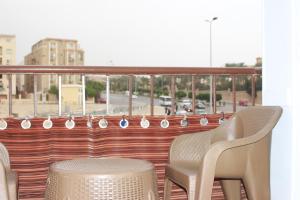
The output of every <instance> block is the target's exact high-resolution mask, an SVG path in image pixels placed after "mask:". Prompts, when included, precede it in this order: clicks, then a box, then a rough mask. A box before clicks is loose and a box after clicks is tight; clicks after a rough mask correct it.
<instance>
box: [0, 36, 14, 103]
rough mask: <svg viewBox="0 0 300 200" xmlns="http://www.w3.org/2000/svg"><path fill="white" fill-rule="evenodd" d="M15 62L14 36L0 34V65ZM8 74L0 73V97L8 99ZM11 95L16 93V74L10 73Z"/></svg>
mask: <svg viewBox="0 0 300 200" xmlns="http://www.w3.org/2000/svg"><path fill="white" fill-rule="evenodd" d="M15 64H16V37H15V36H14V35H5V34H0V67H1V65H15ZM8 95H9V76H8V75H5V74H0V99H8ZM12 95H13V96H15V95H16V75H12Z"/></svg>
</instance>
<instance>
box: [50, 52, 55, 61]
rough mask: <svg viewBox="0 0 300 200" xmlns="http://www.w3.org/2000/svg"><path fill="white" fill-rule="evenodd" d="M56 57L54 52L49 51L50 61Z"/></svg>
mask: <svg viewBox="0 0 300 200" xmlns="http://www.w3.org/2000/svg"><path fill="white" fill-rule="evenodd" d="M55 59H56V54H55V53H51V54H50V61H51V62H53V61H55Z"/></svg>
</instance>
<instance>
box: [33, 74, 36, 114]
mask: <svg viewBox="0 0 300 200" xmlns="http://www.w3.org/2000/svg"><path fill="white" fill-rule="evenodd" d="M33 116H34V117H36V116H37V75H36V74H34V75H33Z"/></svg>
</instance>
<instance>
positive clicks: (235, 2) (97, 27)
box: [0, 0, 262, 66]
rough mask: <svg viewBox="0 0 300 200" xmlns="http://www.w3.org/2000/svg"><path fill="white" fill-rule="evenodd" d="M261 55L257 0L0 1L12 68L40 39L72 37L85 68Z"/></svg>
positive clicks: (219, 61) (0, 27)
mask: <svg viewBox="0 0 300 200" xmlns="http://www.w3.org/2000/svg"><path fill="white" fill-rule="evenodd" d="M212 17H218V20H216V21H214V22H213V29H212V30H213V31H212V32H213V65H214V66H224V64H225V63H228V62H230V63H231V62H244V63H246V64H249V65H253V64H254V63H255V58H256V57H258V56H262V55H261V54H262V2H261V0H226V1H224V0H82V1H80V0H0V34H14V35H16V38H17V63H20V62H22V60H23V58H24V56H25V55H26V54H28V53H30V49H31V46H32V45H33V44H34V43H36V42H37V41H39V40H41V39H44V38H46V37H55V38H68V39H77V40H78V41H79V43H80V46H81V48H82V49H84V51H85V59H86V61H85V64H86V65H111V62H110V61H111V60H112V63H113V64H114V65H127V66H130V65H131V66H140V65H142V66H209V24H208V23H207V22H205V19H210V18H212Z"/></svg>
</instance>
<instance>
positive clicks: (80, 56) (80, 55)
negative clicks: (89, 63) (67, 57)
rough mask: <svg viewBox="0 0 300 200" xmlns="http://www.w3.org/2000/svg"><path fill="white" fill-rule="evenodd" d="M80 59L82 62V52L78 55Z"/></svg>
mask: <svg viewBox="0 0 300 200" xmlns="http://www.w3.org/2000/svg"><path fill="white" fill-rule="evenodd" d="M78 58H79V60H80V61H83V53H82V52H79V53H78Z"/></svg>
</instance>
